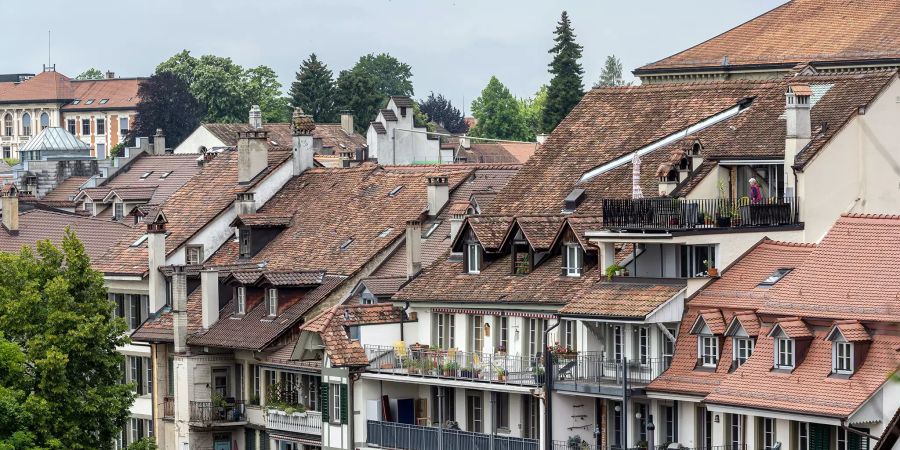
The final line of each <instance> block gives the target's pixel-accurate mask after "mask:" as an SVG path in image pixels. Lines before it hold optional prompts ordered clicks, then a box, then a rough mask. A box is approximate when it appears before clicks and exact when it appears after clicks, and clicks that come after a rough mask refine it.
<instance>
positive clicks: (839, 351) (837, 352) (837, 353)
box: [831, 341, 855, 375]
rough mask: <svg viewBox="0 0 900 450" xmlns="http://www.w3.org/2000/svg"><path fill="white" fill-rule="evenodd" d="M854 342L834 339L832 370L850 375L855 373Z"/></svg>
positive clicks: (832, 345)
mask: <svg viewBox="0 0 900 450" xmlns="http://www.w3.org/2000/svg"><path fill="white" fill-rule="evenodd" d="M854 356H855V355H854V348H853V344H852V343H850V342H847V341H834V342H832V344H831V371H832V372H833V373H839V374H845V375H849V374H852V373H853V363H854Z"/></svg>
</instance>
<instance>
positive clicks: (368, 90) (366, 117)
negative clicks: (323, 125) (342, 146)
mask: <svg viewBox="0 0 900 450" xmlns="http://www.w3.org/2000/svg"><path fill="white" fill-rule="evenodd" d="M336 85H337V87H336V95H335V99H336V100H335V104H336V105H337V107H338V109H342V110H348V111H352V112H353V123H354V126H355V128H356V130H357V131H359V132H361V133H364V132H365V131H366V128H367V127H368V126H369V122H371V121H372V120H375V116H376V115H378V110H379V109H381V107H382V106H384V102H385V99H384V97H383V96H382V95H381V94H379V93H378V92H377V91H376V90H375V80H374V79H373V78H372V77H371V76H370V75H368V74H366V73H364V72H362V71H357V70H353V69H351V70H343V71H341V73H340V75H338V79H337V83H336Z"/></svg>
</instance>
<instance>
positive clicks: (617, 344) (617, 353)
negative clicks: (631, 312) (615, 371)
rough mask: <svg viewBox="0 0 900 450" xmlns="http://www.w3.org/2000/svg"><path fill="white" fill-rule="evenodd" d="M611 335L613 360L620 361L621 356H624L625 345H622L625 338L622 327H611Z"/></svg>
mask: <svg viewBox="0 0 900 450" xmlns="http://www.w3.org/2000/svg"><path fill="white" fill-rule="evenodd" d="M612 335H613V360H614V361H621V360H622V356H623V355H624V348H625V343H624V340H625V336H624V329H623V327H622V325H613V328H612Z"/></svg>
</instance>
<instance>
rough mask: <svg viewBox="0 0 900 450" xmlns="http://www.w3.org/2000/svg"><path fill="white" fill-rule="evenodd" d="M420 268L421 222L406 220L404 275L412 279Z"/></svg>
mask: <svg viewBox="0 0 900 450" xmlns="http://www.w3.org/2000/svg"><path fill="white" fill-rule="evenodd" d="M421 270H422V222H420V221H418V220H410V221H408V222H406V277H407V278H409V279H412V278H413V277H414V276H416V275H417V274H418V273H419V271H421Z"/></svg>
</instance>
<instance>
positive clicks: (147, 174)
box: [141, 170, 153, 180]
mask: <svg viewBox="0 0 900 450" xmlns="http://www.w3.org/2000/svg"><path fill="white" fill-rule="evenodd" d="M152 174H153V171H152V170H151V171H149V172H144V174H143V175H141V179H142V180H146V179H147V177H149V176H150V175H152Z"/></svg>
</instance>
